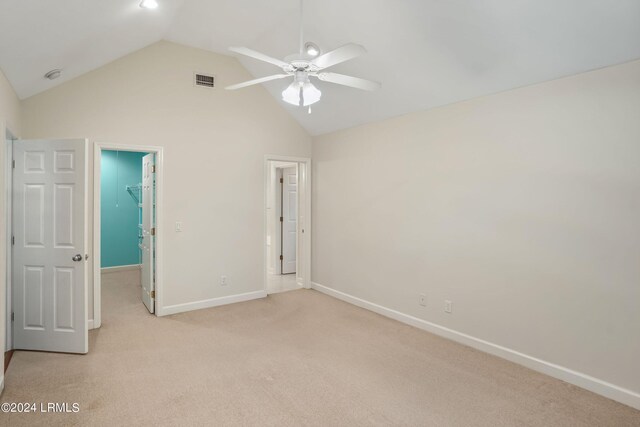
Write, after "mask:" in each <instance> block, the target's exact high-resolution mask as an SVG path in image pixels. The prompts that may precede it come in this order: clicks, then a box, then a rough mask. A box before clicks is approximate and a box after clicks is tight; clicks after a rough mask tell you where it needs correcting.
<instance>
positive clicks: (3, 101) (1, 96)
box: [0, 70, 21, 383]
mask: <svg viewBox="0 0 640 427" xmlns="http://www.w3.org/2000/svg"><path fill="white" fill-rule="evenodd" d="M6 129H9V130H10V131H11V133H12V134H13V135H14V136H19V135H20V130H21V129H20V100H19V99H18V96H17V95H16V93H15V92H14V90H13V88H12V87H11V84H10V83H9V81H8V80H7V79H6V77H5V76H4V73H3V72H2V70H0V142H2V144H1V146H2V147H1V149H0V188H2V189H4V188H5V185H6V184H5V182H6V181H5V175H6V173H7V171H6V168H5V162H6V145H5V144H6V143H5V136H6ZM5 202H6V200H5V197H4V190H3V192H2V196H1V197H0V215H1V217H0V360H4V359H3V358H4V349H5V345H4V342H5V332H6V322H5V319H6V310H5V307H6V301H5V297H6V292H7V290H6V286H7V282H6V279H5V277H6V272H7V270H6V268H7V265H6V260H7V258H6V247H7V233H6V226H7V224H6V219H5V218H6V216H5V214H4V211H5V209H6V206H5V205H6V203H5ZM3 378H4V373H0V383H2V381H3V380H2V379H3Z"/></svg>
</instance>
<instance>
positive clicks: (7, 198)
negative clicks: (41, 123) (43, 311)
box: [0, 120, 17, 355]
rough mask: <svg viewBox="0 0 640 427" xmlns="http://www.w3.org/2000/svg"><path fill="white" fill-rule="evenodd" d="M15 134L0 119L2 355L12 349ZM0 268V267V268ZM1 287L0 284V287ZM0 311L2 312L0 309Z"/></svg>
mask: <svg viewBox="0 0 640 427" xmlns="http://www.w3.org/2000/svg"><path fill="white" fill-rule="evenodd" d="M8 135H11V137H10V138H7V136H8ZM16 139H17V138H16V136H15V134H14V133H13V132H11V130H10V129H9V128H7V127H6V123H5V122H4V121H2V120H0V141H4V144H3V150H4V155H5V157H4V162H3V163H4V167H5V175H4V186H5V188H4V191H5V194H4V203H5V205H4V212H3V215H4V219H5V251H6V252H5V262H6V264H5V273H6V274H5V277H3V278H1V280H2V281H3V282H4V286H5V287H4V295H5V311H4V314H3V317H4V319H5V323H4V330H5V337H4V341H3V342H2V348H3V355H4V352H5V351H9V350H12V349H13V339H12V333H13V331H12V329H11V328H12V324H11V311H12V310H13V305H12V301H11V299H12V296H11V291H12V290H11V283H12V281H11V274H12V271H11V263H12V259H11V253H12V245H11V234H12V229H13V227H12V221H13V219H12V208H13V206H12V203H13V201H12V198H13V167H12V162H13V141H14V140H16ZM0 270H1V269H0ZM1 288H2V287H1V286H0V289H1ZM0 312H2V311H1V310H0Z"/></svg>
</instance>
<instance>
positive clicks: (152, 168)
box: [151, 165, 156, 173]
mask: <svg viewBox="0 0 640 427" xmlns="http://www.w3.org/2000/svg"><path fill="white" fill-rule="evenodd" d="M151 173H156V165H153V166H151Z"/></svg>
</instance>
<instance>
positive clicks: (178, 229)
mask: <svg viewBox="0 0 640 427" xmlns="http://www.w3.org/2000/svg"><path fill="white" fill-rule="evenodd" d="M181 231H182V221H176V233H180V232H181Z"/></svg>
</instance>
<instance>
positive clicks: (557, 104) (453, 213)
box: [312, 61, 640, 404]
mask: <svg viewBox="0 0 640 427" xmlns="http://www.w3.org/2000/svg"><path fill="white" fill-rule="evenodd" d="M312 206H313V216H314V224H313V250H312V254H313V259H312V280H313V281H314V282H317V283H319V284H320V285H324V286H326V287H329V288H333V289H335V290H338V291H340V292H344V293H346V294H349V295H351V296H355V297H358V298H361V299H363V300H366V301H368V302H372V303H375V304H379V305H381V306H384V307H387V308H390V309H393V310H396V311H399V312H401V313H404V314H407V315H410V316H414V317H416V318H419V319H424V320H426V321H428V322H432V323H435V324H437V325H441V326H444V327H447V328H451V329H453V330H455V331H459V332H462V333H464V334H468V335H471V336H473V337H476V338H479V339H482V340H486V341H489V342H491V343H495V344H498V345H500V346H504V347H507V348H508V349H512V350H515V351H518V352H521V353H524V354H526V355H529V356H533V357H535V358H539V359H541V360H543V361H546V362H550V363H553V364H557V365H560V366H561V367H566V368H569V369H571V370H574V371H577V372H579V373H583V374H586V375H588V376H592V377H595V379H596V380H594V381H595V383H597V382H598V381H597V380H602V381H605V382H608V383H610V384H609V385H611V384H613V385H615V386H619V387H621V388H624V389H627V390H628V391H632V393H631V395H632V394H633V392H635V393H636V394H635V397H633V396H632V399H636V400H634V402H636V404H640V400H638V397H640V395H638V394H637V393H638V392H640V369H638V361H639V360H640V61H636V62H632V63H628V64H624V65H620V66H614V67H610V68H606V69H602V70H598V71H594V72H590V73H585V74H581V75H577V76H572V77H568V78H563V79H560V80H556V81H551V82H547V83H543V84H538V85H535V86H529V87H525V88H521V89H517V90H513V91H509V92H504V93H500V94H497V95H492V96H487V97H483V98H479V99H474V100H471V101H467V102H462V103H458V104H454V105H450V106H446V107H442V108H438V109H433V110H430V111H426V112H420V113H415V114H410V115H406V116H402V117H398V118H394V119H390V120H386V121H382V122H376V123H373V124H369V125H364V126H360V127H357V128H352V129H349V130H345V131H340V132H336V133H332V134H328V135H324V136H320V137H317V138H314V142H313V201H312ZM422 292H426V294H427V299H428V304H427V307H426V308H425V307H421V306H420V305H419V304H418V295H419V294H420V293H422ZM445 299H449V300H452V301H453V313H452V314H445V313H444V300H445ZM607 387H608V385H607ZM631 395H629V396H631Z"/></svg>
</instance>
